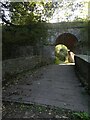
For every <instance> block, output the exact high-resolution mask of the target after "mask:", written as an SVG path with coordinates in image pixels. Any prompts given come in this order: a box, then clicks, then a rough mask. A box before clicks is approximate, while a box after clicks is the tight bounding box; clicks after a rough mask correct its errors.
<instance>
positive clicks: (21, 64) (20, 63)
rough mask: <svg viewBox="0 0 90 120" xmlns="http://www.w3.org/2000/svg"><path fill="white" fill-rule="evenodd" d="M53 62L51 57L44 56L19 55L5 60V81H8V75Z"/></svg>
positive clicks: (3, 64) (3, 73) (3, 68)
mask: <svg viewBox="0 0 90 120" xmlns="http://www.w3.org/2000/svg"><path fill="white" fill-rule="evenodd" d="M52 62H53V61H52V60H51V59H50V58H45V57H43V58H42V56H32V57H19V58H16V59H8V60H4V61H3V62H2V77H3V81H7V79H8V78H7V76H14V75H17V74H19V73H22V72H25V71H28V70H32V69H36V68H39V67H41V66H45V65H48V64H51V63H52Z"/></svg>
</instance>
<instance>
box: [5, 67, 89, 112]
mask: <svg viewBox="0 0 90 120" xmlns="http://www.w3.org/2000/svg"><path fill="white" fill-rule="evenodd" d="M89 99H90V97H89V96H88V95H87V94H86V92H85V91H84V88H83V87H81V84H80V82H79V80H78V78H77V77H76V75H75V71H74V65H50V66H47V67H45V68H42V69H40V71H39V72H36V76H34V78H33V77H32V76H31V75H29V74H28V75H26V76H23V78H22V79H20V80H19V82H18V83H17V84H15V85H11V86H9V87H8V88H7V89H5V90H3V100H4V101H13V102H23V103H28V104H30V103H33V102H35V103H39V104H46V105H53V106H57V107H61V108H67V109H71V110H76V111H86V112H88V100H89Z"/></svg>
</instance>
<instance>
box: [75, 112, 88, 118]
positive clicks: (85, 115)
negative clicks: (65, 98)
mask: <svg viewBox="0 0 90 120" xmlns="http://www.w3.org/2000/svg"><path fill="white" fill-rule="evenodd" d="M73 116H74V117H75V118H76V119H80V120H90V116H89V114H88V113H86V112H75V113H73Z"/></svg>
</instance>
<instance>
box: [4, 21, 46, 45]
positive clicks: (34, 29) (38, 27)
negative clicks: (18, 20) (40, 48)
mask: <svg viewBox="0 0 90 120" xmlns="http://www.w3.org/2000/svg"><path fill="white" fill-rule="evenodd" d="M2 35H3V36H2V39H3V41H2V42H3V44H14V45H34V46H35V45H37V44H39V45H40V44H44V43H47V39H46V38H47V29H46V28H45V25H44V24H43V23H34V24H30V25H28V26H15V27H14V26H3V27H2Z"/></svg>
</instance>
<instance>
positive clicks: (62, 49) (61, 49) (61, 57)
mask: <svg viewBox="0 0 90 120" xmlns="http://www.w3.org/2000/svg"><path fill="white" fill-rule="evenodd" d="M67 55H68V48H67V47H66V46H65V45H62V44H59V45H57V46H56V47H55V56H56V58H55V63H56V64H60V63H62V62H65V61H66V60H67Z"/></svg>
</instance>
